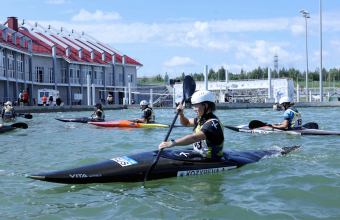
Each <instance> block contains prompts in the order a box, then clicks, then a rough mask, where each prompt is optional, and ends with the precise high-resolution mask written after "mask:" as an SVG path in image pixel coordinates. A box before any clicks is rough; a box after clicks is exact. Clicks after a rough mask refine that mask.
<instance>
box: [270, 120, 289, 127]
mask: <svg viewBox="0 0 340 220" xmlns="http://www.w3.org/2000/svg"><path fill="white" fill-rule="evenodd" d="M272 126H273V128H280V129H286V128H288V126H289V120H284V121H283V123H276V124H272Z"/></svg>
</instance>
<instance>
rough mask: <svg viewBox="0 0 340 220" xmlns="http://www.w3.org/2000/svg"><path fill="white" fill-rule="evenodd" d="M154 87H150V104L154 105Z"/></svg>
mask: <svg viewBox="0 0 340 220" xmlns="http://www.w3.org/2000/svg"><path fill="white" fill-rule="evenodd" d="M152 96H153V95H152V89H150V106H151V108H152V107H153V97H152Z"/></svg>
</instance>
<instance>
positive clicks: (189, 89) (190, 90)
mask: <svg viewBox="0 0 340 220" xmlns="http://www.w3.org/2000/svg"><path fill="white" fill-rule="evenodd" d="M195 90H196V83H195V80H193V78H191V76H185V78H184V82H183V99H182V102H181V104H182V105H183V103H184V102H185V101H186V100H189V99H190V98H191V96H192V94H194V92H195ZM174 95H175V94H174ZM179 113H180V110H178V111H177V113H176V115H175V118H174V120H173V121H172V123H171V125H170V128H169V131H168V133H167V134H166V137H165V138H164V142H166V141H168V138H169V136H170V133H171V131H172V128H173V127H174V124H175V122H176V120H177V117H178V114H179ZM161 152H162V149H161V150H159V151H158V154H157V157H156V159H155V160H154V161H153V163H152V164H151V166H150V168H149V170H148V171H147V172H146V174H145V177H144V181H143V185H142V188H144V186H145V181H146V179H147V177H148V174H149V173H151V171H152V170H153V168H155V166H156V164H157V162H158V160H159V157H160V156H161Z"/></svg>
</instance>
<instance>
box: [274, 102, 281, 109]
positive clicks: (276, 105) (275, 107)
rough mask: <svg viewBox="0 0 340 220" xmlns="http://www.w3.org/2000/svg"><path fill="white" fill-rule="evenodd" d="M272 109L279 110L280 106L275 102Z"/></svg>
mask: <svg viewBox="0 0 340 220" xmlns="http://www.w3.org/2000/svg"><path fill="white" fill-rule="evenodd" d="M273 110H278V111H280V110H281V106H280V105H279V104H278V103H277V102H276V103H275V104H274V105H273Z"/></svg>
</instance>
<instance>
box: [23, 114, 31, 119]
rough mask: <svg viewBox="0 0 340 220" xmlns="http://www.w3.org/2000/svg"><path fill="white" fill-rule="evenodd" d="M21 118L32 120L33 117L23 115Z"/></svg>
mask: <svg viewBox="0 0 340 220" xmlns="http://www.w3.org/2000/svg"><path fill="white" fill-rule="evenodd" d="M23 118H27V119H32V118H33V115H30V114H28V115H23Z"/></svg>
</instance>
